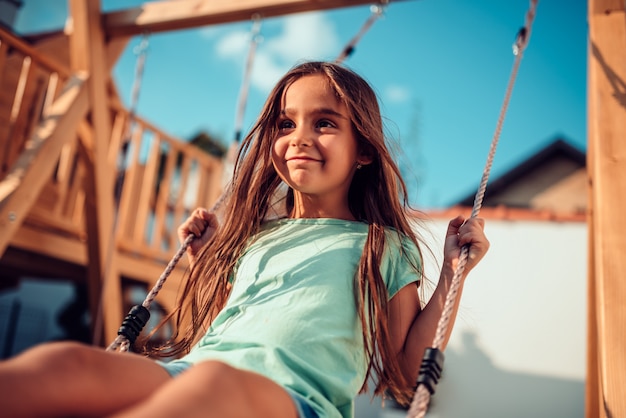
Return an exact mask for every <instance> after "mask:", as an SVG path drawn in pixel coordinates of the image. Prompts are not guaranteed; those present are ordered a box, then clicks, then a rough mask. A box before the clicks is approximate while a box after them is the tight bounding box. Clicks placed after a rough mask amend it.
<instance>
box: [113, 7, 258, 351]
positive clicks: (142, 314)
mask: <svg viewBox="0 0 626 418" xmlns="http://www.w3.org/2000/svg"><path fill="white" fill-rule="evenodd" d="M253 20H254V23H253V25H252V30H251V39H250V49H249V51H248V57H247V61H246V66H245V70H244V77H243V83H242V86H241V90H240V94H239V103H238V106H237V116H236V120H235V140H234V141H233V144H232V145H231V148H230V149H229V151H228V156H227V160H229V161H233V162H234V159H235V157H236V153H237V150H238V149H239V142H240V139H241V126H242V125H243V114H244V111H245V107H246V101H247V97H248V90H249V86H250V76H251V73H252V64H253V62H254V56H255V52H256V46H257V44H258V43H259V42H260V41H261V37H260V35H259V32H260V29H261V21H260V16H259V15H256V14H255V15H254V16H253ZM146 47H147V41H146V44H145V46H144V43H143V42H142V45H141V46H140V48H141V51H142V53H143V52H144V51H145V48H146ZM143 55H144V54H142V56H143ZM144 59H145V58H144ZM143 61H144V60H143V59H142V60H141V61H139V60H138V62H137V78H136V80H139V82H140V80H141V74H142V72H143ZM138 84H139V83H135V87H134V88H133V98H134V100H133V103H136V97H138V89H137V88H136V86H137V85H138ZM132 115H134V112H133V111H132V110H131V117H132ZM226 188H227V190H226V191H225V192H224V193H222V194H221V196H220V197H219V198H218V200H217V201H216V202H215V203H214V204H213V207H212V208H211V209H210V212H215V211H217V209H218V208H219V207H221V206H222V204H223V202H224V200H225V199H226V196H228V195H229V188H230V185H227V186H226ZM195 238H196V237H195V236H194V235H189V236H188V237H187V238H186V239H185V241H184V242H183V243H182V244H181V246H180V247H179V249H178V251H177V252H176V254H174V257H172V259H171V260H170V261H169V263H168V264H167V266H166V268H165V270H164V271H163V273H161V276H159V279H158V280H157V282H156V283H155V285H154V286H153V287H152V289H151V290H150V292H149V293H148V295H147V296H146V298H145V299H144V301H143V302H142V304H141V305H136V306H133V307H132V308H131V309H130V311H129V312H128V314H127V315H126V317H125V318H124V320H123V321H122V325H121V326H120V328H119V330H118V332H117V337H116V338H115V340H114V341H113V342H112V343H111V344H110V345H109V346H108V347H107V349H106V350H107V351H120V352H126V351H128V350H129V349H130V346H131V345H132V344H133V343H134V342H135V340H136V339H137V337H138V336H139V334H140V333H141V331H142V330H143V327H144V326H145V325H146V323H147V322H148V320H149V319H150V306H151V305H152V302H153V301H154V299H155V298H156V297H157V295H158V293H159V292H160V290H161V288H162V287H163V285H164V284H165V281H166V280H167V278H168V277H169V276H170V274H171V273H172V271H173V270H174V268H175V267H176V265H177V264H178V261H179V260H180V259H181V258H182V257H183V255H184V254H185V251H186V250H187V247H188V246H189V245H190V244H191V242H192V241H193V240H194V239H195Z"/></svg>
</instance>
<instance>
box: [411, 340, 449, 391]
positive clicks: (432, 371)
mask: <svg viewBox="0 0 626 418" xmlns="http://www.w3.org/2000/svg"><path fill="white" fill-rule="evenodd" d="M443 360H444V355H443V352H442V351H440V350H439V349H438V348H432V347H429V348H426V350H424V358H422V364H421V365H420V373H419V376H417V384H418V386H419V385H420V384H422V385H424V386H426V389H428V391H429V392H430V394H431V395H433V394H434V393H435V388H436V387H437V383H438V382H439V378H440V377H441V372H442V370H443Z"/></svg>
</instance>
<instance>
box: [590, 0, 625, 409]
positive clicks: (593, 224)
mask: <svg viewBox="0 0 626 418" xmlns="http://www.w3.org/2000/svg"><path fill="white" fill-rule="evenodd" d="M617 6H619V5H618V4H617V3H616V2H614V1H611V0H590V2H589V56H588V95H587V97H588V106H587V108H588V135H589V138H588V141H589V142H588V159H589V162H588V168H589V175H590V182H589V185H590V186H589V191H590V201H591V212H590V216H589V220H590V222H589V224H590V239H589V244H590V248H589V265H590V273H589V289H590V291H589V298H590V300H589V307H588V309H589V310H590V311H589V315H588V319H589V324H588V353H589V355H588V367H587V372H588V376H587V380H588V388H587V393H586V396H587V400H586V405H587V406H586V416H588V417H600V418H605V417H606V418H609V417H618V416H619V417H621V416H626V397H624V387H626V373H624V371H625V370H626V341H625V340H624V334H626V304H624V300H626V281H625V280H624V277H626V258H624V257H623V254H624V252H625V251H626V235H625V234H624V233H623V231H624V229H625V228H626V218H624V216H623V208H624V207H626V196H625V195H624V190H626V142H625V141H624V138H625V137H626V60H625V59H624V51H626V5H625V4H624V2H621V7H617ZM606 10H610V12H608V13H605V12H601V13H598V11H606Z"/></svg>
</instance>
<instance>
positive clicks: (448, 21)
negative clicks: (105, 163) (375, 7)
mask: <svg viewBox="0 0 626 418" xmlns="http://www.w3.org/2000/svg"><path fill="white" fill-rule="evenodd" d="M24 3H25V4H24V6H23V7H22V9H21V11H20V13H19V14H18V17H17V21H16V30H17V31H18V32H20V33H27V32H38V31H43V30H49V29H59V28H62V27H63V25H64V22H65V19H66V17H67V2H66V1H65V0H25V2H24ZM141 3H143V2H142V1H136V0H126V1H123V0H101V4H102V8H103V10H106V11H108V10H116V9H120V8H127V7H131V6H134V5H139V4H141ZM528 6H529V1H528V0H506V1H503V0H404V1H400V2H394V3H392V4H390V5H389V6H388V7H387V8H386V10H385V13H384V16H383V17H382V18H380V19H378V21H377V22H376V23H375V24H374V26H373V27H372V28H371V29H370V30H369V31H368V32H367V33H366V34H365V36H364V37H363V38H362V40H361V41H360V43H359V44H358V45H357V48H356V50H355V52H354V54H353V55H352V56H351V57H349V58H348V59H347V60H346V61H345V63H346V65H348V66H349V67H351V68H352V69H354V70H356V71H357V72H358V73H360V74H361V75H363V76H364V77H365V78H366V79H367V80H368V81H370V83H371V84H372V86H373V87H374V89H375V90H376V91H377V92H378V94H379V97H380V99H381V104H382V109H383V113H384V117H385V119H386V121H387V122H386V123H387V130H388V133H389V136H390V138H391V139H392V141H393V142H394V143H395V144H396V148H397V154H398V162H399V163H400V165H401V167H402V169H403V171H404V172H405V179H406V181H407V183H408V184H409V187H410V191H411V201H412V203H413V204H415V205H417V206H418V207H419V208H423V209H427V208H437V207H445V206H448V205H450V204H452V203H454V202H455V201H456V200H458V199H460V198H463V197H465V196H466V195H468V194H471V193H474V191H475V189H476V187H477V186H478V183H479V181H480V176H481V173H482V170H483V166H484V164H485V160H486V156H487V152H488V150H489V145H490V142H491V138H492V136H493V133H494V130H495V126H496V121H497V118H498V114H499V111H500V107H501V105H502V101H503V98H504V92H505V88H506V85H507V82H508V79H509V76H510V72H511V69H512V65H513V60H514V56H513V54H512V52H511V51H512V50H511V45H512V43H513V41H514V38H515V35H516V33H517V31H518V29H519V28H520V27H521V26H522V25H523V23H524V18H525V14H526V11H527V9H528ZM370 13H371V12H370V6H359V7H351V8H346V9H339V10H334V11H327V12H313V13H305V14H298V15H291V16H288V17H281V18H272V19H267V20H263V21H262V26H261V35H262V38H263V40H262V42H261V43H260V44H259V46H258V49H257V51H258V52H257V54H256V59H255V62H254V65H255V66H254V72H253V76H252V79H251V87H250V93H249V100H248V105H247V108H246V115H245V119H244V131H245V129H246V128H248V127H250V125H251V124H252V123H253V121H254V118H255V117H256V115H257V113H258V111H259V110H260V108H261V106H262V104H263V101H264V100H265V97H266V95H267V93H268V91H269V89H270V88H271V86H272V84H273V83H274V82H275V81H276V80H277V79H278V78H279V77H280V76H281V75H282V74H283V73H284V72H285V71H286V70H288V69H289V68H290V67H291V66H292V65H294V64H295V63H297V62H299V61H301V60H303V59H328V60H332V59H334V58H335V57H336V56H337V55H338V54H339V53H340V52H341V50H342V49H343V47H344V46H345V45H346V44H347V43H348V41H349V40H350V39H351V38H352V37H353V36H354V35H355V34H356V33H357V32H358V31H359V29H360V28H361V26H362V25H363V23H364V22H365V20H366V19H367V18H368V17H369V16H370ZM586 13H587V2H586V1H583V0H540V1H539V5H538V8H537V15H536V19H535V22H534V25H533V29H532V35H531V38H530V43H529V45H528V48H527V50H526V51H525V53H524V58H523V61H522V63H521V67H520V71H519V75H518V78H517V83H516V85H515V88H514V90H513V95H512V98H511V102H510V106H509V111H508V114H507V118H506V121H505V123H504V127H503V130H502V135H501V139H500V144H499V148H498V152H497V154H496V158H495V162H494V166H493V171H492V177H491V179H494V178H496V177H497V176H498V175H500V174H503V173H504V172H506V171H507V170H508V169H510V168H512V167H513V166H514V165H516V164H518V163H519V162H521V161H522V160H524V159H525V158H527V157H529V156H530V155H532V154H533V153H534V152H536V151H538V150H539V149H541V148H542V147H544V146H546V145H547V144H549V143H550V142H551V141H552V140H554V139H555V138H556V137H563V138H565V139H566V140H567V141H568V142H569V143H570V144H572V145H574V146H576V147H577V148H579V149H581V150H583V151H584V150H586V57H587V54H586V51H587V14H586ZM250 28H251V22H240V23H235V24H228V25H217V26H209V27H204V28H198V29H192V30H184V31H177V32H167V33H158V34H154V35H152V36H150V38H149V50H148V55H147V58H146V65H145V72H144V77H143V83H142V86H141V92H140V97H139V103H138V108H137V110H138V113H139V114H140V115H142V116H143V117H145V118H146V119H148V120H150V121H151V122H153V123H155V124H156V125H158V126H159V127H161V128H162V129H163V130H165V131H166V132H168V133H169V134H172V135H175V136H177V137H180V138H182V139H188V138H189V137H191V136H193V135H194V134H195V133H197V132H198V131H200V130H206V131H208V132H209V133H211V134H213V135H215V136H217V137H219V138H222V139H223V141H224V142H226V143H228V142H230V141H231V139H232V138H233V135H234V123H235V122H234V121H235V113H236V105H237V97H238V94H239V88H240V85H241V82H242V75H243V66H244V62H245V57H246V54H247V47H248V39H249V32H250ZM140 41H141V39H140V38H139V37H137V38H133V39H132V41H131V43H130V45H129V46H128V48H127V50H126V51H125V53H124V54H123V56H122V57H121V59H120V61H119V62H118V64H117V65H116V67H115V70H114V77H115V80H116V82H117V84H118V88H119V91H120V93H121V94H122V95H123V97H124V99H125V101H126V103H129V97H130V92H131V86H132V82H133V77H134V72H135V69H134V67H135V63H136V55H135V54H134V49H135V47H136V46H137V45H138V44H139V42H140Z"/></svg>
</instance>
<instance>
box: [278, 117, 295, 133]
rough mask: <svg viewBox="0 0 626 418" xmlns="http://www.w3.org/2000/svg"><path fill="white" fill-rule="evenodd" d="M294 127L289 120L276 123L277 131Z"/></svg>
mask: <svg viewBox="0 0 626 418" xmlns="http://www.w3.org/2000/svg"><path fill="white" fill-rule="evenodd" d="M294 127H295V125H294V123H293V122H292V121H290V120H289V119H283V120H281V121H279V122H278V129H279V130H281V131H283V130H285V129H293V128H294Z"/></svg>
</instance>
